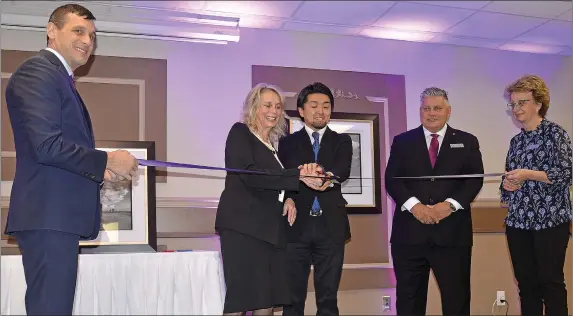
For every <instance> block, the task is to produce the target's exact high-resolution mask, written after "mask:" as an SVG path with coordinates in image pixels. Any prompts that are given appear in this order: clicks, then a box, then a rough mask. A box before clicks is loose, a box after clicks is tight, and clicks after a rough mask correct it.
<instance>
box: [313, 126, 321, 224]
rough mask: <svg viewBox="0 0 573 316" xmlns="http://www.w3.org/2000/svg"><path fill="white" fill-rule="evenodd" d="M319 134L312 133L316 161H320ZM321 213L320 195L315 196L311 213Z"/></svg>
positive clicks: (314, 214)
mask: <svg viewBox="0 0 573 316" xmlns="http://www.w3.org/2000/svg"><path fill="white" fill-rule="evenodd" d="M318 137H319V134H318V133H317V132H314V133H312V138H314V143H312V151H314V161H315V162H318V149H319V147H320V142H319V139H318ZM320 214H321V211H320V204H318V197H316V196H315V197H314V202H313V203H312V208H311V211H310V215H312V216H318V215H320Z"/></svg>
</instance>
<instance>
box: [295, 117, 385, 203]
mask: <svg viewBox="0 0 573 316" xmlns="http://www.w3.org/2000/svg"><path fill="white" fill-rule="evenodd" d="M285 113H286V114H287V115H288V116H289V117H290V118H287V129H288V131H287V132H288V133H289V134H292V133H294V132H296V131H298V130H300V129H301V128H303V126H304V122H303V121H302V120H301V119H300V117H299V114H298V112H297V111H291V110H287V111H285ZM328 127H329V128H330V129H331V130H333V131H335V132H337V133H341V134H348V135H349V136H350V138H351V139H352V166H351V169H350V179H348V180H346V181H344V182H343V183H342V184H341V190H342V195H343V197H344V199H345V200H346V201H347V202H348V204H347V205H346V207H347V211H348V213H349V214H380V213H382V196H381V178H380V140H379V128H380V127H379V117H378V114H364V113H341V112H333V113H332V114H331V117H330V122H329V123H328ZM319 163H320V162H319Z"/></svg>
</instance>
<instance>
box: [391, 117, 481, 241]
mask: <svg viewBox="0 0 573 316" xmlns="http://www.w3.org/2000/svg"><path fill="white" fill-rule="evenodd" d="M461 146H463V147H461ZM475 173H483V162H482V156H481V152H480V149H479V142H478V140H477V138H476V137H475V136H474V135H472V134H469V133H466V132H463V131H460V130H456V129H454V128H452V127H450V126H448V128H447V130H446V134H445V135H444V139H443V141H442V145H441V147H440V152H439V154H438V158H437V160H436V165H435V166H434V168H432V165H431V163H430V156H429V154H428V146H427V144H426V139H425V136H424V131H423V128H422V126H420V127H418V128H416V129H413V130H410V131H407V132H405V133H402V134H400V135H397V136H396V137H395V138H394V141H393V143H392V149H391V151H390V157H389V160H388V165H387V167H386V175H385V182H386V190H387V192H388V194H389V195H390V196H391V197H392V199H394V202H396V209H395V212H394V220H393V224H392V236H391V238H390V242H391V243H394V244H408V245H422V244H427V243H435V244H437V245H446V246H453V245H472V244H473V238H472V237H473V233H472V218H471V207H470V204H471V203H472V201H473V200H474V199H475V197H476V196H477V194H478V193H479V191H480V190H481V188H482V186H483V178H465V179H430V180H427V179H426V180H417V179H416V180H410V179H394V178H393V177H395V176H430V175H459V174H475ZM413 196H414V197H416V198H418V200H420V202H421V203H423V204H437V203H439V202H442V201H444V200H446V199H447V198H452V199H454V200H456V201H457V202H458V203H460V205H461V206H462V207H463V209H460V210H457V211H456V212H453V213H452V214H451V215H450V216H448V217H447V218H445V219H443V220H442V221H440V222H439V223H438V224H435V225H432V224H422V223H420V222H419V221H418V220H417V219H416V218H415V217H414V215H413V214H412V213H410V212H408V211H407V210H405V211H402V210H401V208H402V205H403V204H404V202H406V201H407V200H408V199H409V198H410V197H413Z"/></svg>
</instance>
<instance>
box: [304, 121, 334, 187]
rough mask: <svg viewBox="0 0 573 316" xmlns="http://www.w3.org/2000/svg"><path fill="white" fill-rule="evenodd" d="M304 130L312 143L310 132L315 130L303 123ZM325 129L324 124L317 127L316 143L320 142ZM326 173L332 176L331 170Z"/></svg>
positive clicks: (312, 138) (331, 185)
mask: <svg viewBox="0 0 573 316" xmlns="http://www.w3.org/2000/svg"><path fill="white" fill-rule="evenodd" d="M304 130H305V131H306V133H307V134H308V137H310V143H311V144H313V145H314V137H312V133H314V132H315V131H314V130H312V128H310V127H308V125H306V124H305V125H304ZM325 131H326V126H325V127H323V128H321V129H319V130H318V131H316V132H318V144H320V142H322V136H324V132H325ZM327 174H329V175H331V176H334V174H333V173H332V172H330V171H329V172H327ZM333 186H334V183H331V184H330V185H329V187H333Z"/></svg>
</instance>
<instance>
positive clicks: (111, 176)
mask: <svg viewBox="0 0 573 316" xmlns="http://www.w3.org/2000/svg"><path fill="white" fill-rule="evenodd" d="M103 179H104V181H109V182H119V181H122V180H125V178H124V177H122V176H120V175H118V174H116V173H115V172H113V171H111V170H109V169H105V172H104V174H103Z"/></svg>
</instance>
